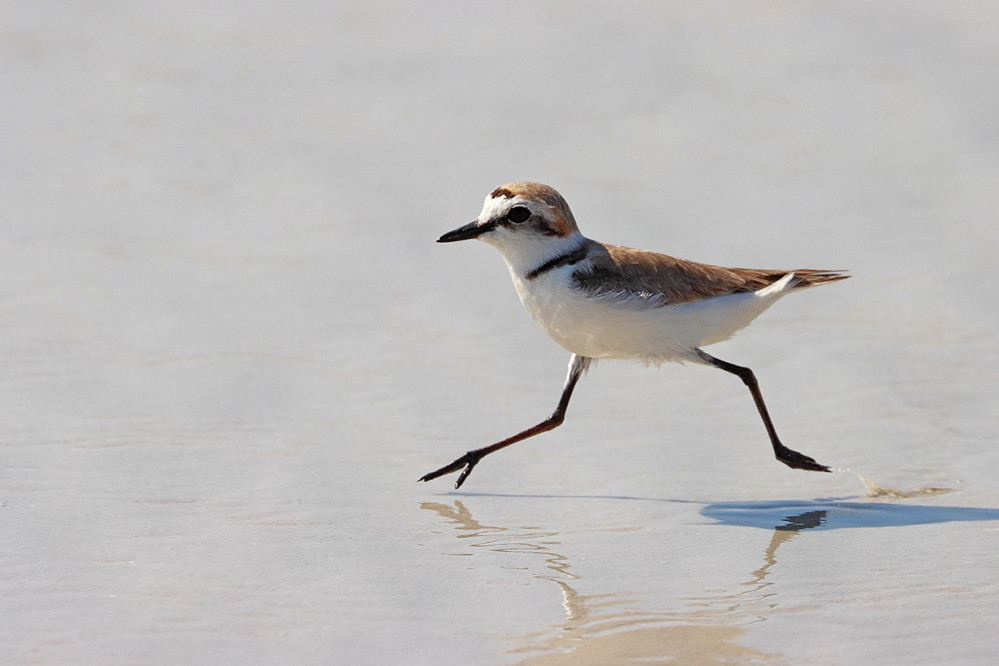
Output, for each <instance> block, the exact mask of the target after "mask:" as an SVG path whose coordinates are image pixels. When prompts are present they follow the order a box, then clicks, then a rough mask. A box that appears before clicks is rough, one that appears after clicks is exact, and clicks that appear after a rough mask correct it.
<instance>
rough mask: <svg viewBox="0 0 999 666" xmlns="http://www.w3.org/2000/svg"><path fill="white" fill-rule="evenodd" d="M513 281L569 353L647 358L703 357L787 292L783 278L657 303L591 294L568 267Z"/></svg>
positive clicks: (655, 360)
mask: <svg viewBox="0 0 999 666" xmlns="http://www.w3.org/2000/svg"><path fill="white" fill-rule="evenodd" d="M567 268H568V267H567ZM514 283H515V285H516V287H517V292H518V293H519V294H520V299H521V302H523V304H524V307H525V308H527V311H528V312H529V313H530V314H531V316H532V317H533V318H534V319H535V321H537V322H538V324H540V325H541V327H542V328H543V329H545V331H546V332H547V333H548V335H550V336H551V337H552V339H553V340H555V342H557V343H558V344H560V345H562V346H563V347H565V348H566V349H567V350H569V351H570V352H572V353H574V354H579V355H580V356H588V357H590V358H631V359H638V360H642V361H645V362H647V363H661V362H663V361H680V362H683V361H694V362H702V361H701V359H700V358H699V357H698V356H697V354H696V352H695V349H697V348H698V347H703V346H706V345H710V344H714V343H717V342H722V341H723V340H727V339H728V338H730V337H732V336H733V335H734V334H735V333H736V332H737V331H739V330H740V329H742V328H744V327H745V326H747V325H749V323H750V322H752V321H753V319H755V318H756V317H757V316H759V315H760V314H761V313H762V312H763V311H764V310H766V309H767V308H768V307H770V306H771V305H772V304H773V303H774V302H775V301H776V300H777V299H778V298H780V297H781V296H783V295H784V294H785V293H787V291H788V289H787V281H785V280H781V281H780V282H778V283H777V284H774V285H772V286H770V287H767V288H766V289H762V290H760V291H759V292H755V293H739V294H729V295H726V296H719V297H716V298H709V299H706V300H703V301H697V302H693V303H684V304H681V305H665V306H657V305H651V304H649V303H648V302H647V301H642V300H641V299H639V298H637V297H631V298H629V297H627V296H625V295H617V294H608V295H602V296H592V295H588V294H587V293H586V292H582V291H580V290H578V289H576V288H574V287H573V286H572V282H571V272H570V271H568V270H557V271H551V272H550V273H548V274H546V275H543V276H539V277H538V278H537V279H536V280H531V281H526V280H521V279H517V278H516V277H515V278H514Z"/></svg>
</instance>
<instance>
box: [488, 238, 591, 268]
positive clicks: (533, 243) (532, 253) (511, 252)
mask: <svg viewBox="0 0 999 666" xmlns="http://www.w3.org/2000/svg"><path fill="white" fill-rule="evenodd" d="M482 240H484V241H485V242H487V243H489V244H490V245H492V246H493V247H495V248H496V249H497V250H499V252H500V254H502V255H503V259H504V261H506V265H507V266H508V267H509V268H510V274H511V275H512V276H513V278H514V280H518V279H519V280H523V279H525V277H526V276H527V274H528V273H530V272H531V271H533V270H535V269H537V268H538V267H539V266H542V265H543V264H544V263H545V262H546V261H549V260H551V259H554V258H555V257H558V256H560V255H563V254H566V253H567V252H572V251H573V250H576V249H578V248H579V247H580V246H581V245H582V244H583V243H585V242H586V238H585V237H584V236H583V234H581V233H579V232H578V231H573V232H572V233H571V234H569V235H568V236H537V235H525V234H517V233H512V232H510V231H509V230H507V229H502V228H500V229H497V230H496V232H495V233H492V234H488V235H487V236H483V237H482Z"/></svg>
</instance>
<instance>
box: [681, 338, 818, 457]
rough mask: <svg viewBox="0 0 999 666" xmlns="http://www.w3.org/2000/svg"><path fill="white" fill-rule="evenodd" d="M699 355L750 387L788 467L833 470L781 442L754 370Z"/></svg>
mask: <svg viewBox="0 0 999 666" xmlns="http://www.w3.org/2000/svg"><path fill="white" fill-rule="evenodd" d="M697 355H698V356H699V357H700V358H701V360H703V361H704V362H706V363H709V364H710V365H713V366H715V367H716V368H720V369H722V370H724V371H725V372H730V373H732V374H733V375H735V376H737V377H738V378H739V379H741V380H742V382H743V383H744V384H745V385H746V386H748V387H749V392H750V393H752V394H753V401H754V402H755V403H756V410H757V411H758V412H759V413H760V417H762V419H763V425H764V426H766V429H767V434H768V435H770V443H771V444H773V447H774V455H776V456H777V460H779V461H781V462H782V463H784V464H785V465H787V466H788V467H793V468H795V469H804V470H808V471H811V472H831V471H832V470H830V469H829V468H828V467H826V466H825V465H823V464H821V463H817V462H815V459H814V458H811V457H809V456H806V455H805V454H803V453H798V452H797V451H794V450H792V449H789V448H787V447H786V446H784V444H782V443H781V441H780V438H779V437H777V430H776V428H774V424H773V421H771V420H770V413H769V412H768V411H767V405H766V403H764V402H763V394H762V393H760V385H759V383H758V382H757V381H756V375H754V374H753V371H752V370H750V369H749V368H744V367H742V366H741V365H735V364H734V363H729V362H728V361H723V360H721V359H720V358H715V357H714V356H712V355H711V354H708V353H707V352H705V351H702V350H700V349H698V350H697Z"/></svg>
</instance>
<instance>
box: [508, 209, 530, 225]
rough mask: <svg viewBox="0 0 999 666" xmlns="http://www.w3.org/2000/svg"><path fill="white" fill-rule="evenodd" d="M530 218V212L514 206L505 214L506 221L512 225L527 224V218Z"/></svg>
mask: <svg viewBox="0 0 999 666" xmlns="http://www.w3.org/2000/svg"><path fill="white" fill-rule="evenodd" d="M530 216H531V211H529V210H527V209H526V208H524V207H523V206H514V207H513V208H511V209H510V212H509V213H507V214H506V219H508V220H510V221H511V222H513V223H514V224H520V223H522V222H527V218H529V217H530Z"/></svg>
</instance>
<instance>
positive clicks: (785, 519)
mask: <svg viewBox="0 0 999 666" xmlns="http://www.w3.org/2000/svg"><path fill="white" fill-rule="evenodd" d="M700 513H701V515H702V516H704V517H705V518H710V519H712V520H714V521H715V522H716V523H719V524H722V525H733V526H740V527H759V528H761V529H768V530H779V531H792V532H800V531H802V530H813V529H814V530H835V529H851V528H858V527H868V528H870V527H908V526H912V525H934V524H939V523H953V522H979V521H988V520H999V509H982V508H976V507H963V506H926V505H920V504H903V503H898V502H863V501H852V500H849V499H816V500H805V501H802V500H772V501H760V502H714V503H712V504H708V505H706V506H704V507H703V508H702V509H701V511H700Z"/></svg>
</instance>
